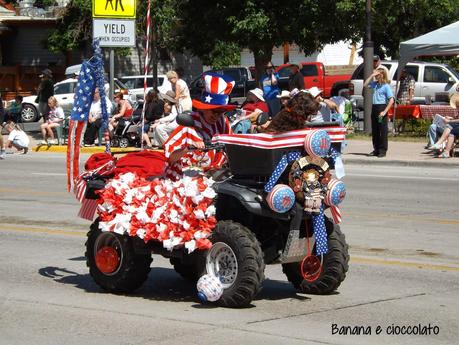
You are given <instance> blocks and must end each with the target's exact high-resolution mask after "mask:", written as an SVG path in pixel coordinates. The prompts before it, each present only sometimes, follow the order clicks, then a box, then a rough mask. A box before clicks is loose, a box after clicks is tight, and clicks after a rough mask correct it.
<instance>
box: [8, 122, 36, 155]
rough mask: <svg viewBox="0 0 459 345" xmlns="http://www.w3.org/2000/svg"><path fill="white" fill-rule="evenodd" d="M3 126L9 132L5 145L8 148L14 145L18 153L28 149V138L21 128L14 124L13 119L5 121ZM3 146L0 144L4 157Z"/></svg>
mask: <svg viewBox="0 0 459 345" xmlns="http://www.w3.org/2000/svg"><path fill="white" fill-rule="evenodd" d="M5 128H6V130H7V131H8V133H9V134H8V139H7V142H6V145H5V146H6V147H8V148H11V147H14V148H16V149H17V150H18V153H19V154H23V155H25V154H26V153H27V152H28V151H29V143H30V139H29V137H28V136H27V134H26V133H25V132H24V131H23V130H22V129H21V128H19V126H18V125H16V124H15V123H14V122H13V121H9V122H7V124H6V126H5ZM5 146H2V147H3V150H2V152H3V158H5V156H4V152H5Z"/></svg>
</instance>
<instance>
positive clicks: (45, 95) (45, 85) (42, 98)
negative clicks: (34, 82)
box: [35, 68, 54, 123]
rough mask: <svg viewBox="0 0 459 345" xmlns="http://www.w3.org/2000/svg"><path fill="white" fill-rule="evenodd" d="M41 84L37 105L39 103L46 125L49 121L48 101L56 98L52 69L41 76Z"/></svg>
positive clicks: (36, 100) (45, 70)
mask: <svg viewBox="0 0 459 345" xmlns="http://www.w3.org/2000/svg"><path fill="white" fill-rule="evenodd" d="M39 77H40V78H41V82H40V85H38V90H37V98H36V99H35V103H38V112H39V113H40V115H41V116H42V117H43V122H44V123H46V122H47V120H48V114H49V110H50V109H49V106H48V99H49V98H50V97H51V96H54V82H53V79H52V78H53V72H51V70H50V69H48V68H46V69H44V70H43V71H42V72H41V74H40V76H39Z"/></svg>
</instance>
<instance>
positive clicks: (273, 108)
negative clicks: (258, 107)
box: [260, 62, 280, 117]
mask: <svg viewBox="0 0 459 345" xmlns="http://www.w3.org/2000/svg"><path fill="white" fill-rule="evenodd" d="M278 83H279V74H277V73H275V72H274V66H273V64H272V62H268V63H267V64H266V67H265V73H264V74H263V75H262V77H261V80H260V84H261V85H262V87H263V98H264V99H265V101H266V103H267V104H268V108H269V116H270V117H273V116H274V115H276V114H277V113H278V112H279V110H280V101H279V97H278V95H279V94H280V89H279V85H278Z"/></svg>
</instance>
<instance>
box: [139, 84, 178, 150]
mask: <svg viewBox="0 0 459 345" xmlns="http://www.w3.org/2000/svg"><path fill="white" fill-rule="evenodd" d="M171 92H172V91H171ZM163 112H164V101H163V100H161V99H160V98H159V94H158V92H157V91H154V90H150V91H148V93H147V95H146V96H145V114H144V126H143V135H142V139H143V141H145V142H146V144H147V148H151V141H150V138H149V136H148V132H149V131H150V127H151V126H152V125H153V124H154V122H155V121H157V120H159V119H160V118H161V116H162V114H163Z"/></svg>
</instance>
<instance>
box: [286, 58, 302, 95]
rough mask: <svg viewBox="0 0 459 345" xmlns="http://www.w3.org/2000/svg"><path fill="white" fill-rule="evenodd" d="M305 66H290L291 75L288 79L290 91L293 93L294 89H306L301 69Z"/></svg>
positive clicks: (297, 64)
mask: <svg viewBox="0 0 459 345" xmlns="http://www.w3.org/2000/svg"><path fill="white" fill-rule="evenodd" d="M302 67H303V66H302V65H301V63H292V64H291V65H290V68H291V71H292V72H291V74H290V76H289V78H288V89H289V91H292V90H293V89H298V90H303V89H304V79H303V74H301V72H300V71H301V68H302Z"/></svg>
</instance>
